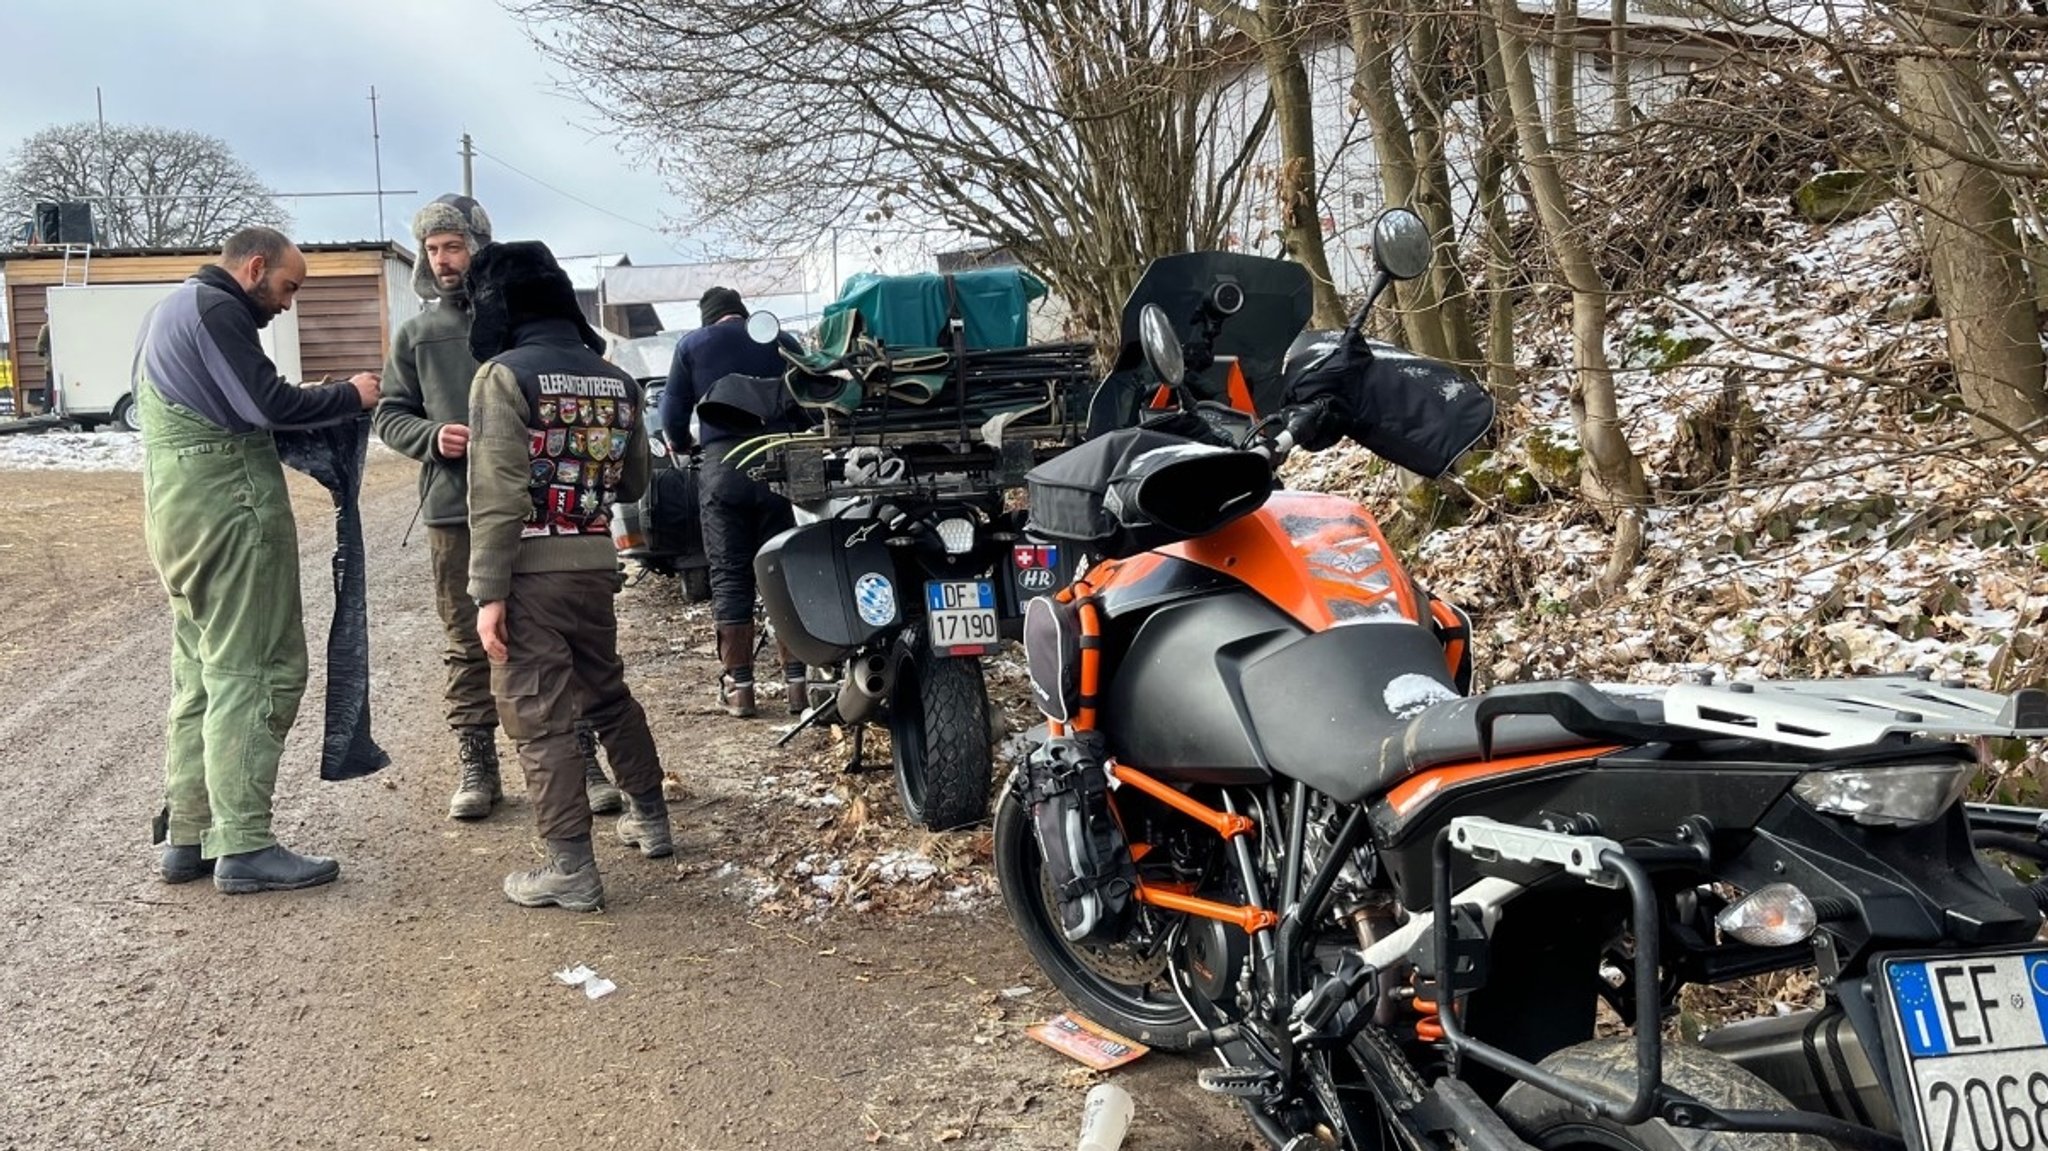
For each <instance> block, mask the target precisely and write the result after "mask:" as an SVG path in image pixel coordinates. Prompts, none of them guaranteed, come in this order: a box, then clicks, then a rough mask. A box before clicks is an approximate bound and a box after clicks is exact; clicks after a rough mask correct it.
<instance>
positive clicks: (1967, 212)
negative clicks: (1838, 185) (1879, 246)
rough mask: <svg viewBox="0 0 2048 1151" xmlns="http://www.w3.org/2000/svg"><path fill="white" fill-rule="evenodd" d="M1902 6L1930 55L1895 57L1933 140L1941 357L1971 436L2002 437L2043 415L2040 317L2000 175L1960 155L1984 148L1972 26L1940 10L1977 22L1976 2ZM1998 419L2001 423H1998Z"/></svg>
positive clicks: (1913, 115)
mask: <svg viewBox="0 0 2048 1151" xmlns="http://www.w3.org/2000/svg"><path fill="white" fill-rule="evenodd" d="M1942 3H1943V4H1944V5H1945V8H1943V9H1937V8H1935V7H1933V6H1932V5H1930V4H1928V3H1925V2H1924V0H1923V2H1921V3H1914V4H1908V5H1902V6H1901V9H1900V17H1901V19H1902V20H1903V21H1904V22H1905V23H1906V25H1907V26H1908V27H1909V28H1911V29H1912V30H1913V31H1915V32H1917V33H1918V34H1919V37H1920V39H1921V41H1922V42H1923V43H1924V44H1926V45H1927V46H1929V47H1931V48H1935V49H1937V50H1942V53H1941V55H1940V56H1938V57H1918V56H1905V57H1901V58H1900V60H1899V63H1898V78H1899V112H1900V114H1901V115H1902V116H1903V117H1904V118H1905V120H1906V122H1907V123H1908V124H1910V125H1911V126H1912V127H1913V128H1914V129H1915V130H1916V131H1918V132H1921V133H1924V134H1925V135H1926V136H1927V137H1928V138H1929V139H1934V140H1939V141H1941V142H1942V145H1943V146H1942V147H1940V148H1935V147H1930V146H1928V145H1926V144H1922V143H1918V142H1915V143H1913V144H1912V145H1911V156H1912V161H1913V173H1914V179H1915V182H1916V183H1917V184H1918V187H1919V192H1920V204H1921V210H1922V216H1923V218H1924V220H1925V225H1924V227H1925V234H1926V246H1927V255H1928V262H1929V263H1930V264H1931V265H1932V267H1933V272H1934V296H1935V299H1936V300H1937V301H1939V303H1940V304H1941V315H1942V321H1943V323H1944V325H1945V326H1946V327H1947V329H1948V353H1949V359H1950V360H1951V361H1953V362H1954V364H1955V368H1956V380H1957V383H1958V385H1959V386H1960V387H1961V389H1962V393H1963V401H1964V403H1966V404H1967V405H1968V406H1969V408H1970V411H1971V412H1972V413H1973V414H1975V415H1977V416H1978V417H1979V418H1978V419H1977V421H1976V423H1977V430H1978V432H1979V434H1981V435H1984V436H1987V437H1992V438H2002V437H2003V436H2004V435H2005V434H2006V432H2005V430H2004V429H2006V428H2018V427H2023V426H2025V425H2027V424H2030V423H2032V422H2033V421H2035V420H2038V419H2041V418H2042V417H2044V416H2048V389H2044V385H2043V363H2042V355H2041V339H2040V336H2039V334H2038V325H2039V321H2040V316H2039V313H2038V312H2037V310H2036V308H2035V304H2034V293H2033V285H2032V282H2031V280H2030V278H2029V276H2028V274H2027V265H2026V259H2025V256H2024V254H2023V252H2022V251H2021V249H2020V243H2019V237H2018V234H2017V233H2016V231H2015V229H2014V227H2013V206H2012V199H2011V197H2010V196H2009V195H2008V194H2007V192H2006V189H2005V187H2004V185H2002V184H2001V183H2000V182H1999V179H1998V176H1997V175H1995V174H1994V173H1992V172H1991V171H1989V170H1988V169H1985V168H1981V167H1978V166H1976V165H1974V164H1972V163H1970V162H1969V161H1968V160H1966V159H1962V158H1961V157H1965V156H1972V155H1985V154H1988V151H1989V148H1990V145H1991V141H1989V140H1986V139H1984V138H1983V136H1982V128H1981V125H1982V124H1983V123H1984V122H1985V121H1986V120H1988V119H1989V116H1988V114H1976V115H1973V114H1972V111H1971V109H1972V108H1973V107H1975V108H1976V109H1979V110H1980V113H1981V109H1982V108H1983V104H1984V96H1983V91H1984V89H1983V84H1982V82H1981V79H1980V78H1979V77H1978V75H1977V74H1976V73H1977V66H1976V65H1975V64H1973V63H1972V62H1971V59H1970V55H1969V48H1970V44H1971V40H1972V39H1973V37H1972V35H1971V32H1970V31H1969V29H1967V28H1965V27H1963V26H1961V25H1959V24H1956V23H1953V22H1952V21H1950V20H1948V19H1944V18H1943V17H1944V16H1947V15H1961V14H1968V15H1971V16H1978V17H1981V16H1983V15H1984V13H1985V3H1984V0H1942ZM2001 425H2002V426H2001Z"/></svg>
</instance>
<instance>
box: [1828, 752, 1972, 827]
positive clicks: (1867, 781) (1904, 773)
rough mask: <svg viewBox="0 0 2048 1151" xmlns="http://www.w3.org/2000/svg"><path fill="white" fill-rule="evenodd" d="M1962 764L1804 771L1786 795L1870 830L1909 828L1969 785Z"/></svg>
mask: <svg viewBox="0 0 2048 1151" xmlns="http://www.w3.org/2000/svg"><path fill="white" fill-rule="evenodd" d="M1971 766H1972V765H1971V764H1968V763H1901V764H1894V765H1891V766H1887V767H1849V768H1839V769H1836V770H1833V771H1810V772H1807V773H1806V774H1805V775H1802V776H1800V777H1799V782H1797V783H1795V784H1793V785H1792V794H1794V795H1796V796H1798V797H1799V798H1801V799H1803V800H1805V801H1806V802H1807V803H1809V804H1811V805H1812V806H1813V808H1814V810H1816V811H1825V812H1827V813H1828V814H1829V815H1840V816H1844V817H1846V818H1849V819H1853V820H1855V821H1856V822H1858V823H1862V824H1869V825H1871V826H1876V827H1914V826H1917V825H1919V824H1922V823H1931V822H1933V821H1934V820H1935V819H1936V818H1938V817H1939V816H1940V815H1941V813H1942V812H1944V811H1947V810H1948V809H1949V805H1950V804H1953V803H1954V802H1955V801H1956V800H1958V799H1960V798H1962V794H1963V787H1964V785H1965V784H1967V783H1968V782H1969V778H1970V768H1971Z"/></svg>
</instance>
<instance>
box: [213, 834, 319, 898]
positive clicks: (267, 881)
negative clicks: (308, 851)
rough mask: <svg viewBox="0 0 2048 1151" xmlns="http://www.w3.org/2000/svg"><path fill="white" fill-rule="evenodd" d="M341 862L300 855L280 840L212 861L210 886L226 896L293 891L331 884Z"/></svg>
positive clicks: (316, 856) (317, 856)
mask: <svg viewBox="0 0 2048 1151" xmlns="http://www.w3.org/2000/svg"><path fill="white" fill-rule="evenodd" d="M340 874H341V864H339V863H336V862H335V861H334V860H332V859H329V858H327V857H326V856H324V855H300V854H299V853H298V852H296V851H292V850H291V849H289V848H287V847H285V846H284V845H283V844H281V843H273V844H271V845H270V846H269V847H266V848H263V849H261V850H259V851H243V852H238V853H236V854H234V855H223V856H221V857H220V858H219V859H216V860H214V863H213V885H214V886H215V887H217V888H219V889H220V890H221V891H223V892H225V893H227V894H229V895H247V894H249V893H251V892H256V891H296V890H298V889H299V888H301V887H318V886H320V885H321V884H323V883H333V882H334V880H335V877H336V876H339V875H340Z"/></svg>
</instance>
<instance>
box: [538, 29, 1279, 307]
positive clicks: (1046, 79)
mask: <svg viewBox="0 0 2048 1151" xmlns="http://www.w3.org/2000/svg"><path fill="white" fill-rule="evenodd" d="M503 2H504V3H506V4H507V6H508V7H510V8H512V9H513V10H514V11H516V12H517V13H519V14H520V15H522V16H524V17H526V18H527V19H528V21H529V28H530V29H531V31H532V33H533V35H534V37H535V40H536V42H537V43H538V44H540V46H541V47H542V48H543V50H544V51H546V52H548V53H549V54H551V55H552V56H554V57H555V58H556V59H557V60H559V61H561V62H562V63H563V64H564V65H565V66H566V67H567V68H569V69H570V70H571V71H572V72H573V73H574V74H575V76H576V78H577V81H578V83H579V85H580V88H579V90H580V91H582V92H583V93H584V94H585V95H586V97H587V98H588V99H590V100H591V101H592V102H593V104H594V105H595V106H596V107H598V108H599V109H600V110H602V111H603V112H604V113H605V114H606V115H607V116H608V117H609V118H610V120H611V122H612V124H613V125H614V126H615V127H616V129H617V130H618V131H619V132H620V133H621V134H623V135H624V136H626V137H628V138H632V139H636V140H639V141H644V142H647V143H649V144H651V145H653V146H654V147H655V149H656V151H657V153H658V155H659V156H660V157H661V162H662V164H663V170H664V172H665V174H666V175H667V176H668V178H669V180H670V182H671V185H672V186H673V187H674V188H675V190H676V191H677V192H678V193H679V194H680V195H681V196H682V198H683V199H684V200H685V201H686V202H687V203H688V204H689V206H690V207H691V208H692V209H693V212H692V219H691V221H690V222H691V223H694V224H697V225H711V226H716V227H718V228H720V229H722V230H724V231H726V232H727V233H728V234H734V235H736V238H738V239H740V240H743V241H746V242H749V243H752V244H756V245H759V246H763V247H771V248H772V247H780V248H783V249H788V248H790V247H796V246H809V245H812V244H814V243H815V242H816V240H817V239H818V238H819V237H820V236H821V235H824V234H827V233H833V234H836V232H837V231H839V230H842V229H848V230H855V231H858V232H864V233H869V234H871V235H872V234H877V233H883V234H887V233H893V234H894V235H896V236H898V237H900V238H901V239H902V242H905V243H909V242H912V240H911V238H912V237H916V236H918V235H920V234H926V233H929V232H931V231H933V230H945V231H950V232H952V233H954V234H956V235H958V236H960V237H962V238H963V240H964V241H965V242H969V243H975V244H980V245H986V246H990V247H995V248H1002V249H1006V250H1008V251H1009V252H1011V253H1013V254H1014V255H1015V256H1017V257H1018V258H1019V259H1020V260H1021V261H1022V262H1023V263H1024V264H1025V265H1027V266H1028V267H1030V268H1032V269H1033V270H1035V271H1037V272H1038V273H1039V274H1041V275H1042V276H1044V277H1045V278H1046V279H1047V280H1048V281H1050V282H1051V283H1052V285H1053V286H1054V287H1055V288H1057V289H1058V290H1059V291H1060V292H1061V293H1062V294H1063V295H1064V296H1066V297H1067V298H1068V299H1069V300H1071V301H1073V303H1074V304H1075V307H1076V309H1077V314H1078V316H1079V318H1080V319H1081V320H1082V322H1083V324H1084V325H1085V326H1086V327H1087V328H1088V329H1090V330H1091V331H1093V332H1094V333H1096V334H1098V335H1101V334H1103V333H1107V332H1113V331H1114V330H1115V327H1116V316H1117V311H1116V309H1117V307H1118V305H1119V304H1120V303H1121V302H1122V300H1123V299H1124V297H1125V296H1126V295H1127V294H1128V293H1129V290H1130V288H1131V286H1132V285H1133V284H1134V283H1135V282H1136V279H1137V277H1138V274H1139V273H1140V272H1141V271H1142V270H1143V268H1144V266H1145V264H1146V263H1147V262H1148V261H1149V260H1150V259H1151V257H1153V256H1156V255H1161V254H1165V253H1169V252H1178V251H1185V250H1188V249H1192V248H1210V247H1217V246H1220V244H1221V241H1222V239H1223V234H1224V228H1225V226H1226V222H1227V221H1228V220H1229V219H1230V217H1231V214H1232V212H1233V210H1234V209H1235V208H1236V206H1237V204H1238V201H1239V197H1240V195H1241V194H1242V189H1243V186H1244V183H1245V180H1246V171H1247V166H1248V161H1249V158H1250V156H1251V155H1252V154H1253V152H1254V150H1255V149H1256V147H1257V145H1258V143H1259V141H1260V139H1261V138H1262V136H1263V133H1264V129H1265V124H1266V123H1267V122H1268V116H1267V115H1266V114H1259V115H1257V116H1255V117H1252V118H1251V120H1250V123H1249V124H1246V123H1239V122H1233V121H1232V120H1231V115H1232V113H1233V112H1234V111H1236V110H1237V106H1236V105H1234V104H1232V103H1231V102H1230V101H1229V100H1228V99H1227V98H1226V97H1225V94H1224V89H1225V87H1226V85H1225V84H1224V83H1223V80H1225V79H1227V78H1229V77H1230V76H1231V75H1234V74H1236V73H1238V72H1242V71H1243V70H1244V69H1246V68H1247V67H1250V66H1254V65H1255V64H1256V62H1257V60H1256V56H1255V55H1254V54H1253V53H1252V52H1251V51H1250V50H1249V48H1248V47H1247V46H1245V45H1243V44H1242V42H1241V41H1237V42H1236V47H1235V49H1233V47H1232V42H1231V40H1230V38H1229V37H1228V35H1227V30H1225V29H1222V28H1219V27H1218V26H1217V25H1216V23H1215V22H1214V21H1213V20H1211V19H1209V18H1207V17H1206V16H1204V15H1203V14H1202V13H1201V12H1200V10H1199V9H1198V8H1197V7H1196V5H1195V3H1194V0H1135V2H1128V0H966V2H964V3H957V4H930V3H924V2H921V0H862V2H860V3H845V2H841V0H609V2H607V3H603V4H590V3H585V2H583V0H503ZM1233 51H1234V54H1233Z"/></svg>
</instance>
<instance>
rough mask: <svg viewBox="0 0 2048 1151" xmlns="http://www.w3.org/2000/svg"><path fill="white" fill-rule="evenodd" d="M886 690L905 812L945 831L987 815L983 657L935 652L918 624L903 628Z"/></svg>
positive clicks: (989, 758)
mask: <svg viewBox="0 0 2048 1151" xmlns="http://www.w3.org/2000/svg"><path fill="white" fill-rule="evenodd" d="M905 640H906V645H907V646H906V649H905V651H904V652H903V654H902V656H901V658H899V659H898V660H897V661H896V685H895V688H894V690H893V691H891V693H890V695H889V746H890V755H891V758H892V759H893V760H894V761H895V766H896V790H897V792H898V793H900V794H901V795H902V797H903V808H904V810H905V811H906V812H908V813H909V815H910V818H911V819H912V820H913V821H915V822H917V823H919V824H922V825H924V826H925V827H928V828H931V829H932V830H933V831H951V830H953V829H955V828H960V827H966V826H967V825H969V824H973V823H980V822H981V821H982V820H984V819H986V818H988V792H989V779H990V777H991V776H992V775H993V774H994V771H995V756H994V753H993V749H991V748H990V746H989V738H988V688H987V686H986V685H985V684H984V683H983V682H982V678H981V661H980V660H978V659H973V658H954V657H950V656H941V655H937V654H935V653H934V652H933V651H932V649H931V645H930V643H929V642H928V641H927V640H926V639H925V638H924V635H923V633H922V631H921V630H913V631H911V632H910V633H909V634H908V635H906V636H905Z"/></svg>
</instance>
